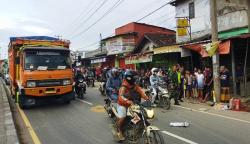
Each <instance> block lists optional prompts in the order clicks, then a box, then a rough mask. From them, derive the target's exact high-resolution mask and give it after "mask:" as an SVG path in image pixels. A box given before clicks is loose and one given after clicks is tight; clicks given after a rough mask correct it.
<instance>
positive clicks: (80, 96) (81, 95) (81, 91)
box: [79, 89, 84, 99]
mask: <svg viewBox="0 0 250 144" xmlns="http://www.w3.org/2000/svg"><path fill="white" fill-rule="evenodd" d="M79 98H80V99H83V98H84V95H83V89H81V90H80V91H79Z"/></svg>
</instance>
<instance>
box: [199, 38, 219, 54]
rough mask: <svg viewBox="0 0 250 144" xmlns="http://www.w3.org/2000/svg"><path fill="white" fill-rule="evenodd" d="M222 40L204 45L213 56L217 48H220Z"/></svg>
mask: <svg viewBox="0 0 250 144" xmlns="http://www.w3.org/2000/svg"><path fill="white" fill-rule="evenodd" d="M219 44H220V41H217V42H213V43H208V44H206V45H203V46H204V48H205V50H206V51H207V53H208V55H209V56H210V57H211V56H213V55H214V54H215V53H216V51H217V49H218V48H219Z"/></svg>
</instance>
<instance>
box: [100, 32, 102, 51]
mask: <svg viewBox="0 0 250 144" xmlns="http://www.w3.org/2000/svg"><path fill="white" fill-rule="evenodd" d="M100 48H101V52H102V34H101V33H100Z"/></svg>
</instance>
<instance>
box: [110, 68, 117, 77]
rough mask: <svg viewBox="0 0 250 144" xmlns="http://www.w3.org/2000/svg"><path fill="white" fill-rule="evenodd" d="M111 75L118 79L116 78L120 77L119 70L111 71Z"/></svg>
mask: <svg viewBox="0 0 250 144" xmlns="http://www.w3.org/2000/svg"><path fill="white" fill-rule="evenodd" d="M111 74H112V76H114V77H116V76H119V70H118V69H117V68H113V69H112V70H111Z"/></svg>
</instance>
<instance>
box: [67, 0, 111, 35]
mask: <svg viewBox="0 0 250 144" xmlns="http://www.w3.org/2000/svg"><path fill="white" fill-rule="evenodd" d="M107 1H108V0H104V1H103V2H102V3H101V4H100V5H99V6H98V8H97V9H95V11H93V12H92V14H91V15H89V16H88V17H87V18H86V19H85V20H84V21H83V22H81V23H80V24H79V26H78V27H76V28H75V29H74V30H73V32H72V33H71V34H74V33H75V32H76V31H77V30H78V29H79V28H80V27H81V26H82V25H83V24H84V23H86V22H87V21H89V20H90V19H91V18H92V16H93V15H95V14H96V13H97V12H98V10H100V9H101V8H102V7H103V5H104V4H105V3H106V2H107Z"/></svg>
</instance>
